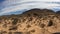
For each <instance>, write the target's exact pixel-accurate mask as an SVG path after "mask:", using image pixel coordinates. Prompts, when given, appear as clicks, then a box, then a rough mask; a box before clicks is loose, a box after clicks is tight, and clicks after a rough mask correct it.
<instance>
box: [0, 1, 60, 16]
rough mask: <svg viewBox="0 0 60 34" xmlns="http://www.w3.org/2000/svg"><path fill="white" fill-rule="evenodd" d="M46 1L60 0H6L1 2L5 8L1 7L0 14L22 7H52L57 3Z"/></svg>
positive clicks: (21, 8)
mask: <svg viewBox="0 0 60 34" xmlns="http://www.w3.org/2000/svg"><path fill="white" fill-rule="evenodd" d="M46 2H60V0H6V1H4V2H3V3H2V6H4V7H5V8H3V9H1V11H2V12H1V13H0V15H3V14H5V13H10V12H16V11H19V10H23V9H32V8H42V9H43V8H47V9H52V8H54V7H56V6H60V5H59V4H55V3H54V4H53V3H51V4H49V3H46Z"/></svg>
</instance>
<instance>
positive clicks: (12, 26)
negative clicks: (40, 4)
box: [0, 9, 60, 34]
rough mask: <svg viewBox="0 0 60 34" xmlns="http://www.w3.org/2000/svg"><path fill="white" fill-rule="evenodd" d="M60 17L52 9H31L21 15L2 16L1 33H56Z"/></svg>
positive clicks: (0, 22) (59, 27)
mask: <svg viewBox="0 0 60 34" xmlns="http://www.w3.org/2000/svg"><path fill="white" fill-rule="evenodd" d="M58 32H60V18H59V16H58V15H57V14H56V13H55V12H54V11H52V10H48V9H31V10H28V11H26V12H24V13H22V14H19V15H10V16H0V34H55V33H58Z"/></svg>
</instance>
